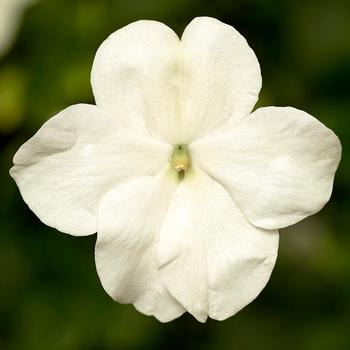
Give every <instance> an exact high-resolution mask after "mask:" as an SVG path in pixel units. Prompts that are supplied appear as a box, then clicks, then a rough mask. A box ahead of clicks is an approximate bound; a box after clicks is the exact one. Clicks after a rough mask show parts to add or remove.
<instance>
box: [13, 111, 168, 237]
mask: <svg viewBox="0 0 350 350" xmlns="http://www.w3.org/2000/svg"><path fill="white" fill-rule="evenodd" d="M170 151H171V149H170V146H168V145H166V144H164V143H161V142H158V141H155V140H153V139H151V138H149V137H145V136H143V135H139V134H136V133H133V132H130V131H129V130H128V129H126V128H125V127H124V126H123V125H118V123H116V121H115V120H114V119H113V118H110V117H109V116H108V115H107V114H106V113H104V112H102V111H101V110H100V109H99V108H97V107H96V106H91V105H75V106H71V107H69V108H67V109H65V110H63V111H62V112H60V113H59V114H57V115H56V116H54V117H53V118H51V119H49V120H48V121H47V122H46V123H45V124H44V125H43V126H42V127H41V128H40V130H39V131H38V132H37V133H36V134H35V135H34V136H33V137H32V138H31V139H30V140H29V141H27V142H26V143H25V144H24V145H23V146H22V147H21V148H20V149H19V150H18V152H17V153H16V155H15V157H14V160H13V161H14V166H13V168H12V169H11V170H10V174H11V176H12V177H13V178H14V179H15V181H16V183H17V185H18V187H19V189H20V191H21V194H22V196H23V199H24V200H25V202H26V203H27V204H28V205H29V207H30V208H31V209H32V210H33V211H34V212H35V214H36V215H37V216H38V217H39V218H40V219H41V220H42V221H43V222H44V223H46V224H47V225H49V226H52V227H55V228H57V229H58V230H60V231H62V232H66V233H70V234H73V235H87V234H92V233H94V232H96V207H97V205H98V202H99V200H100V198H101V197H102V195H103V194H104V193H105V192H106V191H107V190H108V189H109V188H110V187H111V186H113V185H115V184H117V183H119V182H121V181H125V180H126V179H130V178H133V177H135V176H139V175H140V174H142V175H147V174H150V175H152V174H156V173H157V172H158V171H159V170H160V169H161V168H162V167H163V166H164V163H165V162H167V159H168V156H169V154H170Z"/></svg>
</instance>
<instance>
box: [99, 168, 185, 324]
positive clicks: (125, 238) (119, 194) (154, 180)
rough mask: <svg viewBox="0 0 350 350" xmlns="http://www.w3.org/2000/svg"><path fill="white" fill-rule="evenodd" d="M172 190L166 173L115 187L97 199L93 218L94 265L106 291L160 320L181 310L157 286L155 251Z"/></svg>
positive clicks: (160, 286)
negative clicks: (95, 225) (95, 221)
mask: <svg viewBox="0 0 350 350" xmlns="http://www.w3.org/2000/svg"><path fill="white" fill-rule="evenodd" d="M176 186H177V181H176V178H174V179H173V178H172V177H171V176H170V175H169V174H167V173H163V174H160V175H158V176H155V177H140V178H137V179H135V180H133V181H130V182H127V183H126V184H124V185H121V186H117V187H116V188H115V189H113V190H112V191H110V192H109V193H108V194H107V195H106V196H105V198H104V199H103V201H102V203H101V207H100V214H99V220H98V235H97V243H96V255H95V256H96V266H97V271H98V274H99V276H100V279H101V282H102V285H103V287H104V288H105V290H106V292H107V293H108V294H109V295H110V296H111V297H112V298H113V299H115V300H117V301H119V302H121V303H133V304H134V305H135V307H136V308H137V309H138V310H139V311H140V312H143V313H144V314H146V315H154V316H155V317H157V318H158V319H159V320H160V321H162V322H167V321H171V320H172V319H174V318H177V317H179V316H180V315H182V314H183V313H184V312H185V310H184V309H183V308H182V307H181V306H180V305H179V304H178V303H177V302H176V300H175V299H174V298H173V297H172V296H171V295H170V294H169V292H168V291H167V290H166V289H165V288H164V287H163V284H162V282H161V281H160V279H159V277H158V271H157V263H156V252H155V247H156V241H157V236H158V233H159V228H160V225H161V222H162V220H163V218H164V216H165V214H166V211H167V209H168V206H169V202H170V200H171V197H172V195H173V193H174V191H175V188H176Z"/></svg>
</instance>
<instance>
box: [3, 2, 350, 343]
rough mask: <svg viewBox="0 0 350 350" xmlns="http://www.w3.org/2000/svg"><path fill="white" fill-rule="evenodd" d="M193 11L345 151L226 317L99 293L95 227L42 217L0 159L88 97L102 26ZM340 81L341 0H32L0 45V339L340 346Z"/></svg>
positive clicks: (344, 121) (345, 248) (348, 331)
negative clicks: (263, 280) (213, 23)
mask: <svg viewBox="0 0 350 350" xmlns="http://www.w3.org/2000/svg"><path fill="white" fill-rule="evenodd" d="M2 1H4V0H0V4H1V3H2ZM13 1H15V0H13ZM0 11H1V8H0ZM199 15H209V16H213V17H216V18H218V19H220V20H222V21H224V22H226V23H229V24H231V25H233V26H235V27H236V28H237V29H238V30H239V31H240V32H241V33H242V34H243V35H244V36H245V37H246V38H247V40H248V42H249V44H250V46H251V47H252V48H253V49H254V51H255V53H256V55H257V56H258V59H259V61H260V63H261V68H262V75H263V89H262V91H261V95H260V101H259V106H267V105H279V106H284V105H291V106H294V107H297V108H300V109H303V110H306V111H308V112H309V113H311V114H312V115H314V116H317V117H318V118H319V120H321V121H322V122H323V123H325V124H326V125H327V126H328V127H330V128H331V129H333V130H334V131H335V132H336V133H337V134H338V136H339V138H340V140H341V142H342V144H343V159H342V163H341V165H340V168H339V170H338V173H337V176H336V179H335V187H334V192H333V197H332V200H331V202H330V203H329V204H328V205H327V206H326V207H325V208H324V209H323V210H322V211H321V212H320V213H319V214H317V215H315V216H313V217H311V218H308V219H306V220H304V221H302V222H300V223H298V224H297V225H294V226H293V227H291V228H288V229H284V230H281V240H280V253H279V258H278V262H277V265H276V268H275V270H274V272H273V274H272V277H271V280H270V282H269V284H268V285H267V287H266V288H265V289H264V291H263V292H262V293H261V295H260V297H259V298H258V299H256V300H255V301H254V302H253V303H252V304H250V305H249V306H247V307H246V308H245V309H243V311H241V312H240V313H238V314H237V315H236V316H234V317H232V318H231V319H228V320H226V321H224V322H217V321H212V320H209V321H208V322H207V323H206V324H204V325H203V324H200V323H198V322H197V321H195V320H194V319H193V318H192V317H191V316H188V315H185V316H183V317H181V318H180V319H178V320H176V321H173V322H171V323H169V324H161V323H159V322H158V321H156V320H155V319H153V318H152V317H147V316H144V315H142V314H140V313H138V312H137V311H136V310H135V309H134V308H133V307H132V306H125V305H119V304H117V303H115V302H113V301H112V300H111V299H110V298H109V296H108V295H107V294H106V293H105V292H104V291H103V289H102V287H101V285H100V282H99V280H98V277H97V274H96V272H95V266H94V257H93V251H94V243H95V236H92V237H85V238H75V237H71V236H69V235H64V234H61V233H59V232H57V231H55V230H54V229H52V228H49V227H46V226H45V225H43V224H42V223H41V222H40V221H39V220H38V219H37V218H36V217H35V215H34V214H33V213H32V212H31V211H30V210H29V209H28V208H27V206H26V205H25V204H24V202H23V201H22V199H21V197H20V195H19V192H18V190H17V188H16V186H15V184H14V182H13V181H12V180H11V179H10V177H9V175H8V170H9V168H10V167H11V162H12V157H13V155H14V153H15V151H16V150H17V149H18V147H19V146H20V145H21V144H22V143H23V142H24V141H26V140H27V139H28V138H29V137H30V136H32V135H33V134H34V133H35V131H36V130H37V129H38V128H39V127H40V126H41V124H42V123H43V122H44V121H45V120H47V119H48V118H49V117H50V116H52V115H54V114H55V113H56V112H58V111H60V110H62V109H63V108H64V107H67V106H69V105H71V104H74V103H79V102H86V103H93V96H92V92H91V88H90V83H89V74H90V68H91V65H92V61H93V58H94V54H95V51H96V49H97V48H98V46H99V45H100V43H101V42H102V41H103V40H104V39H105V38H106V37H107V36H108V35H109V34H110V33H111V32H113V31H115V30H116V29H118V28H120V27H122V26H124V25H126V24H128V23H129V22H132V21H134V20H138V19H155V20H159V21H163V22H165V23H166V24H168V25H169V26H171V27H172V28H174V29H175V30H176V31H177V33H178V34H181V32H182V31H183V29H184V27H185V26H186V24H187V23H188V22H189V21H190V20H191V19H192V18H193V17H196V16H199ZM349 82H350V3H349V1H347V0H332V1H321V0H303V1H290V0H281V1H277V0H275V1H274V0H255V1H252V0H251V1H249V0H216V1H209V0H158V1H151V0H128V1H121V0H120V1H119V0H116V1H112V0H41V1H37V2H36V3H34V4H32V5H31V6H30V7H28V8H27V9H26V11H25V12H24V16H23V20H22V22H21V24H20V26H19V29H18V33H17V37H16V40H15V41H14V43H13V45H12V47H11V48H9V49H8V50H7V52H6V53H4V54H3V55H2V57H0V147H1V153H0V196H1V201H0V349H4V350H5V349H6V350H41V349H44V350H112V349H123V350H124V349H218V350H220V349H269V350H274V349H300V350H303V349H310V350H313V349H315V350H326V349H327V350H328V349H331V350H338V349H339V350H340V349H341V350H347V349H350V235H349V233H350V223H349V216H350V196H349V193H350V162H349V157H350V153H349V146H350V145H349V140H350V121H349V118H350V102H349V99H350V94H349ZM320 142H322V140H320Z"/></svg>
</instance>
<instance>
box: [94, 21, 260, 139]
mask: <svg viewBox="0 0 350 350" xmlns="http://www.w3.org/2000/svg"><path fill="white" fill-rule="evenodd" d="M91 81H92V87H93V91H94V95H95V99H96V103H97V105H98V106H101V107H103V108H105V109H108V110H111V111H112V112H113V113H116V112H118V111H121V112H122V113H118V116H123V115H125V113H124V111H126V110H127V111H128V114H127V115H126V118H127V119H125V120H126V122H127V123H128V125H132V126H133V127H134V128H136V129H138V130H144V131H145V130H146V131H148V132H150V133H151V134H152V135H154V136H156V137H157V138H161V139H163V140H165V141H167V142H168V143H171V144H176V143H189V142H191V141H193V140H194V139H196V138H198V137H200V136H203V135H205V134H207V133H209V132H211V131H212V130H213V129H217V128H222V127H223V126H224V125H226V124H227V123H234V122H236V121H238V120H240V119H241V118H242V117H244V116H246V115H248V114H249V113H250V111H251V110H252V108H253V106H254V104H255V102H256V100H257V97H258V93H259V91H260V87H261V75H260V67H259V63H258V61H257V58H256V56H255V55H254V52H253V51H252V50H251V49H250V47H249V46H248V44H247V42H246V40H245V39H244V38H243V37H242V36H241V35H240V34H239V33H238V32H237V31H236V30H235V29H234V28H232V27H231V26H229V25H226V24H224V23H222V22H220V21H218V20H215V19H213V18H208V17H201V18H196V19H194V20H193V21H192V22H191V23H190V24H189V25H188V26H187V28H186V29H185V31H184V33H183V35H182V40H181V42H180V40H179V38H178V37H177V35H176V34H175V33H174V32H173V31H172V30H171V29H170V28H168V27H167V26H165V25H164V24H162V23H159V22H155V21H138V22H135V23H131V24H129V25H128V26H126V27H124V28H122V29H120V30H118V31H116V32H115V33H113V34H112V35H111V36H110V37H109V38H108V39H107V40H106V41H105V42H104V43H103V44H102V45H101V47H100V48H99V49H98V51H97V53H96V57H95V61H94V65H93V69H92V75H91Z"/></svg>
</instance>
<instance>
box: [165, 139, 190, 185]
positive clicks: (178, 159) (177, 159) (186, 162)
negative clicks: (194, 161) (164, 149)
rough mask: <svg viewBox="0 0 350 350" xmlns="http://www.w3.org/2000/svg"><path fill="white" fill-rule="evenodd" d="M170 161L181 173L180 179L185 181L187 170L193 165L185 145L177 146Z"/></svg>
mask: <svg viewBox="0 0 350 350" xmlns="http://www.w3.org/2000/svg"><path fill="white" fill-rule="evenodd" d="M169 161H170V164H171V165H172V166H173V168H174V169H175V170H176V171H177V172H178V173H179V177H180V179H183V178H184V176H185V172H186V170H188V168H189V167H190V165H191V158H190V152H189V150H188V147H187V146H186V145H184V144H177V145H175V146H174V149H173V153H172V155H171V157H170V159H169Z"/></svg>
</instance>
